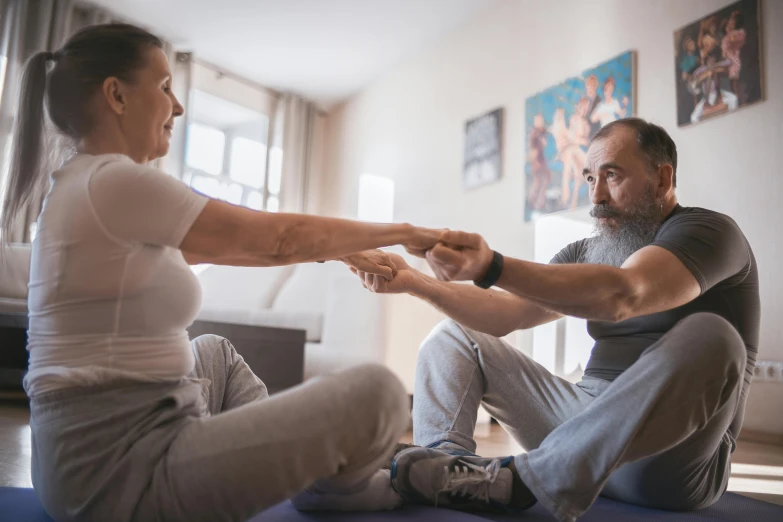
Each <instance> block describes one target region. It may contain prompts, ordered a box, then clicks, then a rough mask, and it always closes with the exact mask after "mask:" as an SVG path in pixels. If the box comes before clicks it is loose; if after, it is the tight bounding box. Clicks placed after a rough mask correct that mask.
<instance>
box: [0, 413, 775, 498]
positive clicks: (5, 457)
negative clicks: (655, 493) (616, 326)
mask: <svg viewBox="0 0 783 522" xmlns="http://www.w3.org/2000/svg"><path fill="white" fill-rule="evenodd" d="M29 418H30V414H29V410H28V408H27V404H26V402H24V401H0V486H12V487H20V488H29V487H32V484H31V482H30V427H29V425H28V421H29ZM475 438H476V442H477V443H478V449H477V453H479V454H480V455H484V456H487V457H492V456H501V455H513V454H517V453H521V452H522V448H521V447H520V446H519V445H518V444H516V442H514V440H513V439H511V437H509V436H508V434H507V433H506V432H505V431H503V429H502V428H501V427H500V426H498V425H497V424H491V425H490V424H484V425H480V426H479V427H478V428H477V430H476V436H475ZM411 440H412V437H411V434H410V433H408V434H407V435H405V436H404V437H403V439H402V441H403V442H411ZM729 490H730V491H734V492H736V493H740V494H743V495H747V496H750V497H753V498H757V499H760V500H766V501H767V502H774V503H776V504H780V505H783V447H779V446H769V445H764V444H758V443H751V442H746V441H741V442H740V444H739V446H738V448H737V451H736V452H734V455H732V474H731V479H730V480H729Z"/></svg>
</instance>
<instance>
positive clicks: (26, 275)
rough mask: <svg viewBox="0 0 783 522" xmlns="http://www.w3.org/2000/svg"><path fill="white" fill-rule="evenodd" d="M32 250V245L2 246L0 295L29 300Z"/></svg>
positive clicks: (0, 256) (0, 253) (0, 248)
mask: <svg viewBox="0 0 783 522" xmlns="http://www.w3.org/2000/svg"><path fill="white" fill-rule="evenodd" d="M30 251H31V247H30V245H22V244H11V245H7V246H5V247H4V246H0V297H8V298H14V299H22V300H24V301H25V302H26V301H27V282H28V281H29V280H30ZM26 309H27V307H26V305H25V310H26Z"/></svg>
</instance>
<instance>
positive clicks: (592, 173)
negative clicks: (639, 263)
mask: <svg viewBox="0 0 783 522" xmlns="http://www.w3.org/2000/svg"><path fill="white" fill-rule="evenodd" d="M584 177H585V181H586V182H587V184H588V187H589V190H590V198H591V200H592V202H593V205H594V206H593V209H592V210H591V211H590V215H591V216H592V217H594V218H595V220H596V222H595V227H596V232H597V238H595V240H594V241H592V242H591V246H590V247H589V248H588V262H592V263H600V264H609V265H613V266H620V265H622V263H623V262H624V261H625V259H627V258H628V256H630V255H631V254H633V253H634V252H635V251H636V250H638V249H639V248H642V247H644V246H646V245H648V244H650V243H651V242H652V240H653V239H654V237H655V232H656V231H657V230H658V227H659V226H660V224H661V221H662V220H663V216H662V213H661V210H660V204H659V202H658V199H657V196H656V190H655V187H656V180H657V173H653V172H651V166H650V164H649V161H648V160H647V158H646V157H645V156H644V155H643V154H642V152H641V151H640V150H639V145H638V143H637V137H636V131H635V130H634V129H632V128H630V127H626V126H624V125H618V126H616V127H615V128H614V130H613V131H612V132H611V134H610V135H609V136H608V137H606V138H603V139H600V140H596V141H594V142H593V143H592V144H591V145H590V149H589V150H588V151H587V157H586V160H585V169H584Z"/></svg>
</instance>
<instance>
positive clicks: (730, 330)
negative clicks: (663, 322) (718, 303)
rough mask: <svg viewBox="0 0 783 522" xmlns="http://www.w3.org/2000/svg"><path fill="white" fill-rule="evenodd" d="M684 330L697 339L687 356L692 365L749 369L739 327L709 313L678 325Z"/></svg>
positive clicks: (676, 327)
mask: <svg viewBox="0 0 783 522" xmlns="http://www.w3.org/2000/svg"><path fill="white" fill-rule="evenodd" d="M680 329H681V330H683V331H687V332H688V333H689V334H690V335H692V336H693V337H694V339H695V342H694V343H693V346H692V347H689V349H688V352H689V353H687V354H684V355H686V356H687V359H688V360H689V361H691V362H692V363H698V364H699V365H700V367H702V368H709V367H716V368H717V367H721V368H725V367H726V366H727V365H728V366H729V367H732V368H736V369H743V368H744V367H745V362H746V359H747V350H746V348H745V343H744V341H743V340H742V337H740V335H739V332H737V330H736V328H734V326H732V324H731V323H729V322H728V321H727V320H726V319H724V318H723V317H721V316H719V315H717V314H712V313H707V312H700V313H696V314H692V315H689V316H688V317H686V318H685V319H683V320H682V321H680V322H679V323H678V324H677V325H676V326H675V330H680Z"/></svg>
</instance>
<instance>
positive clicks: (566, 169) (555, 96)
mask: <svg viewBox="0 0 783 522" xmlns="http://www.w3.org/2000/svg"><path fill="white" fill-rule="evenodd" d="M635 67H636V53H635V52H633V51H628V52H626V53H623V54H621V55H619V56H617V57H615V58H612V59H611V60H608V61H606V62H604V63H602V64H600V65H597V66H596V67H592V68H590V69H587V70H586V71H584V72H583V73H582V74H581V75H579V76H574V77H571V78H568V79H567V80H565V81H564V82H562V83H560V84H558V85H555V86H554V87H550V88H549V89H547V90H545V91H543V92H540V93H538V94H536V95H534V96H531V97H530V98H528V99H527V100H526V102H525V127H526V132H525V136H526V143H527V156H526V162H525V185H526V191H527V192H526V195H527V197H526V201H525V221H530V220H532V219H534V218H535V217H537V216H540V215H543V214H549V213H552V212H558V211H561V210H570V209H575V208H578V207H580V206H585V205H588V204H589V203H590V198H589V195H588V189H587V185H586V184H585V183H583V178H582V169H583V168H584V162H585V154H586V152H587V146H588V144H589V142H590V138H591V137H592V136H593V135H594V134H595V133H596V132H598V130H599V129H600V128H601V127H603V126H604V125H606V124H607V123H609V122H612V121H615V120H617V119H620V118H624V117H626V116H633V115H635V114H636V91H635V81H636V80H635V78H636V71H635Z"/></svg>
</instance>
